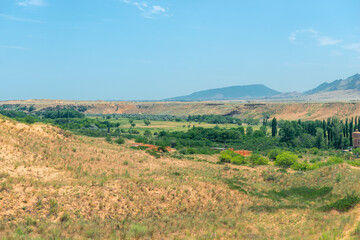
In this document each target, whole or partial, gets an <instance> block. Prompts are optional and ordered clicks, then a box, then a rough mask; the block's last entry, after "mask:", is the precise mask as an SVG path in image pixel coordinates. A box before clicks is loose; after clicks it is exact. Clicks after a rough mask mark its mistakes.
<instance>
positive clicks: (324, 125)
mask: <svg viewBox="0 0 360 240" xmlns="http://www.w3.org/2000/svg"><path fill="white" fill-rule="evenodd" d="M322 128H323V132H324V138H325V139H326V122H325V120H323V124H322Z"/></svg>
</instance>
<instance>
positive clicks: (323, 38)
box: [317, 36, 341, 46]
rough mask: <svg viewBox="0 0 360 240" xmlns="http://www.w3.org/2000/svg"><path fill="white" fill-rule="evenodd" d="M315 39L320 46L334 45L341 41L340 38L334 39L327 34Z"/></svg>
mask: <svg viewBox="0 0 360 240" xmlns="http://www.w3.org/2000/svg"><path fill="white" fill-rule="evenodd" d="M317 41H318V43H319V45H320V46H327V45H336V44H338V43H339V42H341V41H340V40H337V39H334V38H331V37H327V36H319V37H317Z"/></svg>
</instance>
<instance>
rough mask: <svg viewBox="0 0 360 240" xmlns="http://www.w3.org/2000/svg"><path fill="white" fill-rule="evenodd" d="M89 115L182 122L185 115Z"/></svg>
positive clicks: (94, 115)
mask: <svg viewBox="0 0 360 240" xmlns="http://www.w3.org/2000/svg"><path fill="white" fill-rule="evenodd" d="M89 116H93V117H102V118H107V119H111V118H113V119H119V118H129V119H133V120H150V121H176V122H183V121H186V119H187V117H184V116H173V115H154V114H105V115H102V114H90V115H89Z"/></svg>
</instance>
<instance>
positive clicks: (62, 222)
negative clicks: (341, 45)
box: [0, 118, 357, 239]
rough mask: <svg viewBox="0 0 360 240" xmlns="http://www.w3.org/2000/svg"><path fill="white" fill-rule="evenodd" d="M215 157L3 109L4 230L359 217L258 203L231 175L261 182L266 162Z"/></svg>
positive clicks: (288, 224) (298, 231)
mask: <svg viewBox="0 0 360 240" xmlns="http://www.w3.org/2000/svg"><path fill="white" fill-rule="evenodd" d="M216 162H217V156H196V157H195V158H189V159H177V158H174V157H171V155H164V156H162V157H161V158H160V159H156V158H154V157H152V156H150V155H148V154H146V153H145V152H144V151H139V150H134V149H131V148H130V143H126V144H125V145H123V146H119V145H116V144H110V143H108V142H105V141H104V139H95V138H89V137H80V136H74V135H72V134H70V133H68V132H66V131H63V130H61V129H59V128H56V127H53V126H50V125H44V124H35V125H26V124H23V123H17V122H14V121H11V120H9V119H6V118H0V219H1V220H0V238H2V239H40V237H41V239H142V238H144V239H318V238H319V237H321V236H325V235H324V234H328V235H329V236H337V237H340V236H342V229H350V228H351V229H352V226H353V225H354V224H355V222H356V218H355V216H356V211H357V210H356V209H355V210H353V211H351V212H349V213H347V214H340V213H338V212H335V211H333V212H328V213H323V212H319V211H315V210H311V209H297V208H284V209H278V210H275V211H257V210H256V209H255V210H254V206H262V205H265V204H267V203H268V202H269V201H270V200H269V199H265V198H264V199H260V200H259V198H258V197H255V196H253V195H251V194H246V193H244V192H242V191H239V190H238V189H235V188H231V187H229V186H230V185H229V183H228V182H227V181H225V179H232V178H233V177H235V176H240V175H241V176H242V177H243V178H244V179H245V178H246V179H247V181H251V182H252V183H253V184H254V186H257V185H259V186H260V185H261V184H262V183H263V182H264V180H263V178H262V174H261V172H262V171H267V170H268V168H269V167H270V166H263V167H257V168H249V167H241V166H230V167H228V168H227V169H225V168H224V165H218V164H216ZM224 169H225V170H224ZM344 171H345V170H344ZM346 171H348V170H346ZM351 233H352V232H351ZM324 239H327V238H324ZM329 239H330V238H329Z"/></svg>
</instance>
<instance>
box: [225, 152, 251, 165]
mask: <svg viewBox="0 0 360 240" xmlns="http://www.w3.org/2000/svg"><path fill="white" fill-rule="evenodd" d="M220 162H226V163H232V164H236V165H243V164H246V163H247V160H246V159H245V157H244V156H242V155H240V154H238V153H235V152H234V151H231V150H225V151H222V152H221V153H220Z"/></svg>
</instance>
